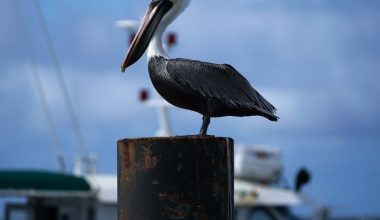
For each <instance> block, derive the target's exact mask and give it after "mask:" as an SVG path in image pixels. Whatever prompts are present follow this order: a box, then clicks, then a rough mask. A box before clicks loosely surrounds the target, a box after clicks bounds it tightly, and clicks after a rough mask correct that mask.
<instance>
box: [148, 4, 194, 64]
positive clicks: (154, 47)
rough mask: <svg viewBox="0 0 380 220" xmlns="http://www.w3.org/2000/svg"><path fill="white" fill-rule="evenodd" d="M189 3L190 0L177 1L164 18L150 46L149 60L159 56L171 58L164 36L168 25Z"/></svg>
mask: <svg viewBox="0 0 380 220" xmlns="http://www.w3.org/2000/svg"><path fill="white" fill-rule="evenodd" d="M189 3H190V0H181V1H176V3H175V4H174V5H173V7H172V8H171V9H170V10H169V11H168V12H167V14H166V15H165V16H164V17H163V18H162V20H161V22H160V24H159V25H158V27H157V29H156V31H155V33H154V35H153V37H152V39H151V41H150V43H149V46H148V52H147V53H148V61H149V60H150V59H151V58H153V57H157V56H161V57H164V58H166V59H170V57H169V55H168V53H167V51H166V50H165V49H164V45H163V44H162V36H163V35H164V32H165V30H166V28H167V27H168V25H169V24H170V23H172V22H173V21H174V20H175V19H176V18H177V17H178V15H179V14H181V12H182V11H183V10H185V8H186V6H187V5H188V4H189Z"/></svg>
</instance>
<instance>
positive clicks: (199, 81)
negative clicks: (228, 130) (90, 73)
mask: <svg viewBox="0 0 380 220" xmlns="http://www.w3.org/2000/svg"><path fill="white" fill-rule="evenodd" d="M189 3H190V0H152V1H151V2H150V4H149V7H148V10H147V12H146V14H145V16H144V18H143V21H142V23H141V26H140V28H139V30H138V32H137V34H136V36H135V38H134V39H133V41H132V44H131V46H130V48H129V50H128V52H127V55H126V57H125V59H124V62H123V63H122V65H121V70H122V72H124V71H125V69H126V68H128V67H129V66H131V65H132V64H134V63H135V62H136V61H137V60H139V59H140V58H141V56H142V55H143V53H144V52H145V50H146V49H148V51H147V55H148V69H149V76H150V78H151V81H152V83H153V86H154V88H155V89H156V90H157V92H158V93H159V94H160V95H161V96H162V97H163V98H164V99H166V100H167V101H168V102H169V103H171V104H173V105H175V106H177V107H179V108H183V109H188V110H192V111H195V112H198V113H200V114H202V115H203V123H202V127H201V129H200V135H207V129H208V126H209V124H210V117H222V116H240V117H242V116H254V115H258V116H263V117H265V118H267V119H269V120H271V121H277V119H278V117H277V116H276V114H275V113H276V108H275V107H274V106H273V105H271V104H270V103H269V102H268V101H267V100H266V99H265V98H264V97H263V96H261V95H260V94H259V93H258V92H257V91H256V90H255V89H254V88H253V87H252V86H251V85H250V83H249V82H248V81H247V79H245V78H244V77H243V76H242V75H241V74H240V73H239V72H238V71H237V70H236V69H235V68H233V67H232V66H230V65H228V64H213V63H207V62H201V61H196V60H189V59H182V58H176V59H173V58H170V56H169V55H168V53H167V52H166V50H165V49H164V47H163V44H162V37H163V34H164V31H165V30H166V28H167V27H168V25H169V24H170V23H172V22H173V21H174V20H175V19H176V18H177V16H178V15H179V14H180V13H181V12H182V11H183V10H184V9H185V8H186V7H187V6H188V4H189Z"/></svg>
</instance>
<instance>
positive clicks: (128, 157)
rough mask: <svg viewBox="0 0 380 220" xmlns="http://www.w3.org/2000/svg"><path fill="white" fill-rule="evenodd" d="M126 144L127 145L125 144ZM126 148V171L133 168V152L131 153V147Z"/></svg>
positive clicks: (127, 145)
mask: <svg viewBox="0 0 380 220" xmlns="http://www.w3.org/2000/svg"><path fill="white" fill-rule="evenodd" d="M123 144H125V143H123ZM124 146H125V148H124V149H123V151H124V161H125V163H124V169H127V170H130V169H131V168H132V162H131V152H130V147H129V144H128V143H127V144H125V145H124Z"/></svg>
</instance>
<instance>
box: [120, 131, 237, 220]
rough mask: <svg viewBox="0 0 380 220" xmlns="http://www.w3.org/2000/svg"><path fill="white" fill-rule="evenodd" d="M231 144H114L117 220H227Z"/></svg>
mask: <svg viewBox="0 0 380 220" xmlns="http://www.w3.org/2000/svg"><path fill="white" fill-rule="evenodd" d="M233 152H234V151H233V139H231V138H224V137H214V136H180V137H167V138H157V137H155V138H140V139H125V140H120V141H118V212H119V213H118V214H119V220H168V219H176V220H190V219H191V220H193V219H194V220H198V219H199V220H232V219H233V190H234V187H233V180H234V179H233Z"/></svg>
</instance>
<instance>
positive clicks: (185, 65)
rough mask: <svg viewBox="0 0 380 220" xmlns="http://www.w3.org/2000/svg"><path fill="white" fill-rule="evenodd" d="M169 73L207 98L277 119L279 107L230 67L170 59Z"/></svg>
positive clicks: (177, 80)
mask: <svg viewBox="0 0 380 220" xmlns="http://www.w3.org/2000/svg"><path fill="white" fill-rule="evenodd" d="M166 70H167V72H168V74H169V75H170V77H171V78H172V79H174V80H175V81H176V82H177V83H179V84H181V85H182V86H184V87H186V88H188V89H191V90H194V91H196V92H198V93H199V94H201V95H202V96H204V97H208V98H216V99H218V100H220V101H222V102H224V103H226V104H228V105H230V106H235V107H247V108H254V109H256V110H259V111H262V112H264V113H266V114H269V115H271V116H273V117H274V118H275V119H277V116H276V115H275V112H276V108H275V107H274V106H273V105H271V104H270V103H269V102H268V101H267V100H266V99H265V98H264V97H262V96H261V95H260V94H259V93H258V92H257V91H256V90H255V89H254V88H252V86H251V85H250V84H249V82H248V81H247V79H245V78H244V77H243V76H242V75H241V74H240V73H239V72H238V71H236V70H235V69H234V68H233V67H232V66H230V65H228V64H213V63H206V62H201V61H195V60H188V59H172V60H168V62H167V65H166Z"/></svg>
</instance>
